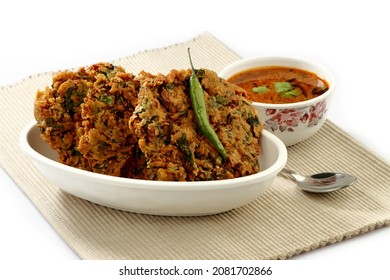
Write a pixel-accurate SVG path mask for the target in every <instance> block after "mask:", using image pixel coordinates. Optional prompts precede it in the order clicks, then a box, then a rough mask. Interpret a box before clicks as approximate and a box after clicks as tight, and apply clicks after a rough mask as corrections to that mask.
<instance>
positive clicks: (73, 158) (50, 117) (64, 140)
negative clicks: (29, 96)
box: [34, 71, 89, 170]
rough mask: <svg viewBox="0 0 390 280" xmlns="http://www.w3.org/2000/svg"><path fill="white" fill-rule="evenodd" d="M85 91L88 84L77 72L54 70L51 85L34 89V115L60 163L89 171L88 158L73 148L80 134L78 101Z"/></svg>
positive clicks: (43, 137) (81, 101)
mask: <svg viewBox="0 0 390 280" xmlns="http://www.w3.org/2000/svg"><path fill="white" fill-rule="evenodd" d="M87 92H88V83H87V81H86V80H85V79H84V78H83V77H82V76H81V75H80V73H79V72H71V71H64V72H61V73H58V74H57V75H55V76H54V77H53V84H52V86H51V87H46V88H45V89H44V90H42V91H41V90H39V91H38V92H37V94H36V98H35V102H34V116H35V119H36V120H37V126H38V128H39V129H40V131H41V137H42V139H43V140H45V141H46V142H48V143H49V144H50V146H51V148H52V149H54V150H55V151H57V153H58V159H59V161H60V162H62V163H64V164H67V165H70V166H74V167H78V168H81V169H86V170H89V164H88V161H87V160H86V159H85V158H84V157H83V156H82V155H81V154H80V152H79V150H78V149H77V145H78V139H79V137H80V135H82V134H83V133H84V132H83V127H82V124H81V104H82V103H83V100H84V97H86V96H87Z"/></svg>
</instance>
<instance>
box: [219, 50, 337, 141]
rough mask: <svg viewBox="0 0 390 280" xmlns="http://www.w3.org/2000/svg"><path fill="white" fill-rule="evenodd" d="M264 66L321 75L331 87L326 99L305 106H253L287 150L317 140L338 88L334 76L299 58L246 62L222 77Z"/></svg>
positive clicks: (322, 68)
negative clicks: (299, 143)
mask: <svg viewBox="0 0 390 280" xmlns="http://www.w3.org/2000/svg"><path fill="white" fill-rule="evenodd" d="M261 66H287V67H294V68H299V69H303V70H306V71H310V72H312V73H315V74H317V75H318V76H320V77H321V78H323V79H325V80H326V81H327V82H328V84H329V89H328V90H327V91H326V92H325V93H323V94H322V95H320V96H318V97H316V98H313V99H310V100H307V101H302V102H297V103H289V104H267V103H259V102H252V104H253V106H254V107H255V108H256V110H257V112H258V113H259V118H260V121H261V122H262V123H264V128H265V129H266V130H268V131H270V132H272V133H273V134H274V135H276V136H277V137H279V138H280V139H281V140H282V141H283V143H284V144H285V145H286V146H290V145H294V144H296V143H298V142H300V141H303V140H305V139H308V138H309V137H311V136H313V135H314V134H315V133H316V132H317V131H318V130H319V129H320V128H321V127H322V125H323V124H324V122H325V120H326V117H327V113H328V109H329V104H330V100H331V97H332V95H333V92H334V88H335V78H334V75H333V73H332V72H331V71H330V70H329V69H327V68H326V67H324V66H322V65H319V64H318V63H316V62H313V61H309V60H306V59H302V58H295V57H281V56H264V57H255V58H249V59H243V60H239V61H236V62H233V63H232V64H230V65H228V66H227V67H225V68H224V69H223V70H222V71H221V72H220V73H219V76H220V77H222V78H224V79H228V78H230V77H231V76H233V75H235V74H237V73H239V72H242V71H245V70H249V69H252V68H257V67H261Z"/></svg>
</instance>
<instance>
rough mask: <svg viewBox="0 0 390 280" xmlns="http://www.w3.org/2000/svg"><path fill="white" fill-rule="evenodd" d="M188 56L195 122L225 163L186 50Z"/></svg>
mask: <svg viewBox="0 0 390 280" xmlns="http://www.w3.org/2000/svg"><path fill="white" fill-rule="evenodd" d="M188 56H189V58H190V64H191V69H192V73H191V76H190V97H191V101H192V106H193V107H194V111H195V118H196V121H197V123H198V125H199V128H200V131H201V132H202V134H203V135H204V136H205V137H206V138H207V139H208V140H209V141H210V142H211V144H213V146H214V147H215V148H216V149H217V150H218V152H219V153H220V154H221V156H222V160H223V161H226V158H227V155H226V151H225V148H224V147H223V145H222V143H221V141H220V140H219V138H218V135H217V134H216V133H215V131H214V129H213V127H212V126H211V125H210V122H209V118H208V115H207V112H206V103H205V100H204V93H203V88H202V85H201V84H200V82H199V79H198V77H197V76H196V73H195V68H194V65H193V64H192V59H191V54H190V48H188Z"/></svg>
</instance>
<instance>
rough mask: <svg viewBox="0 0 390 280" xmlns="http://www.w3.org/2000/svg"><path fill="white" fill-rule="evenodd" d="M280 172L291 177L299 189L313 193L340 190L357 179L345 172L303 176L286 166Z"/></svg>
mask: <svg viewBox="0 0 390 280" xmlns="http://www.w3.org/2000/svg"><path fill="white" fill-rule="evenodd" d="M281 173H282V174H286V175H288V176H289V177H290V178H292V179H293V180H294V181H295V182H296V183H297V186H298V188H299V189H301V190H303V191H306V192H314V193H327V192H333V191H337V190H341V189H343V188H346V187H349V186H351V185H352V184H354V183H355V182H356V180H357V178H356V177H355V176H353V175H350V174H345V173H334V172H324V173H318V174H313V175H309V176H303V175H300V174H298V173H296V172H295V171H293V170H291V169H288V168H283V169H282V171H281Z"/></svg>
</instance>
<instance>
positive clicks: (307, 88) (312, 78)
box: [228, 66, 329, 104]
mask: <svg viewBox="0 0 390 280" xmlns="http://www.w3.org/2000/svg"><path fill="white" fill-rule="evenodd" d="M228 81H229V82H231V83H233V84H236V85H238V86H240V87H242V88H243V89H245V90H246V92H247V94H248V96H247V98H248V99H249V100H252V101H255V102H261V103H272V104H281V103H295V102H300V101H305V100H309V99H312V98H315V97H317V96H319V95H321V94H323V93H324V92H325V91H327V90H328V88H329V85H328V83H327V82H326V81H325V80H324V79H322V78H320V77H319V76H318V75H316V74H314V73H312V72H309V71H306V70H302V69H297V68H290V67H284V66H266V67H259V68H253V69H250V70H246V71H243V72H240V73H238V74H236V75H234V76H232V77H230V78H229V79H228Z"/></svg>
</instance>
